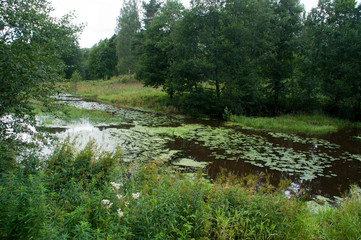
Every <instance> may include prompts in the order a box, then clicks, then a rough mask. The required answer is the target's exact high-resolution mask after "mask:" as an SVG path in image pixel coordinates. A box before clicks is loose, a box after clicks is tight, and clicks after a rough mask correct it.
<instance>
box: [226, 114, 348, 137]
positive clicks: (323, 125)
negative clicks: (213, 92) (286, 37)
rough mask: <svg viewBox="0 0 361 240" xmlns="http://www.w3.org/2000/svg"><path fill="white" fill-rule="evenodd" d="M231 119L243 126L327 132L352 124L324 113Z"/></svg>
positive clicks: (235, 117) (309, 132)
mask: <svg viewBox="0 0 361 240" xmlns="http://www.w3.org/2000/svg"><path fill="white" fill-rule="evenodd" d="M230 120H231V121H232V122H235V123H239V124H241V125H243V126H247V127H252V128H256V129H266V130H273V131H282V132H292V133H305V134H325V133H330V132H336V131H338V130H339V129H341V128H343V127H345V126H347V125H350V124H351V123H350V122H348V121H346V120H340V119H335V118H331V117H327V116H324V115H282V116H278V117H245V116H235V115H232V116H231V118H230Z"/></svg>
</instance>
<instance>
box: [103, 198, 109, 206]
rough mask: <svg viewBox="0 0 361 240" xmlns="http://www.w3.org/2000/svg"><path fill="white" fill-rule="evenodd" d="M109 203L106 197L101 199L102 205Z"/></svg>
mask: <svg viewBox="0 0 361 240" xmlns="http://www.w3.org/2000/svg"><path fill="white" fill-rule="evenodd" d="M109 203H110V201H109V200H108V199H103V200H102V204H103V205H108V204H109Z"/></svg>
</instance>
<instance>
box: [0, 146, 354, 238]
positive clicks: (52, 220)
mask: <svg viewBox="0 0 361 240" xmlns="http://www.w3.org/2000/svg"><path fill="white" fill-rule="evenodd" d="M0 149H1V151H3V149H2V148H0ZM4 155H6V154H5V153H2V154H0V156H1V157H2V158H1V159H0V160H1V161H6V159H5V158H3V156H4ZM24 162H34V164H27V166H28V167H27V168H25V167H24V165H23V163H24ZM0 183H1V186H0V208H1V211H0V237H1V238H2V239H346V238H347V239H359V238H360V237H361V234H360V231H361V230H360V229H361V223H360V220H359V219H360V215H361V202H360V189H359V188H356V187H355V188H353V189H352V190H351V193H350V195H349V196H348V197H346V198H345V199H344V201H343V202H342V203H340V204H339V205H338V206H337V207H335V206H318V205H317V206H313V205H307V204H306V203H304V202H302V201H298V200H297V199H294V198H290V199H289V198H286V197H285V196H284V194H283V193H282V190H281V188H276V187H273V186H271V185H265V186H264V187H262V188H259V187H257V178H256V177H252V176H248V177H246V178H242V179H240V178H237V177H235V176H232V175H226V174H223V175H221V176H220V177H219V178H218V179H217V180H216V181H214V182H213V183H209V182H208V181H205V180H204V179H203V178H202V177H201V173H199V174H196V175H195V176H193V177H189V176H188V175H185V174H182V173H179V172H177V171H174V170H171V169H170V168H169V167H167V166H164V165H162V161H159V162H157V161H156V162H150V163H149V162H148V163H147V162H142V161H134V162H131V163H126V162H123V161H122V154H121V152H120V150H119V149H118V150H117V151H115V152H114V153H106V152H100V151H99V150H98V149H97V147H96V146H95V145H94V143H92V142H90V143H89V144H88V145H87V146H86V147H85V148H84V149H82V150H80V151H75V149H74V148H73V144H72V143H68V142H65V143H63V144H60V145H59V146H58V147H57V149H56V151H55V152H54V153H53V154H52V155H51V156H50V157H49V158H48V159H46V160H43V161H39V159H38V158H37V157H36V156H31V155H30V156H28V158H27V159H24V160H23V161H22V162H20V163H18V165H17V166H14V167H12V168H10V169H8V170H7V171H5V172H3V174H2V175H1V181H0Z"/></svg>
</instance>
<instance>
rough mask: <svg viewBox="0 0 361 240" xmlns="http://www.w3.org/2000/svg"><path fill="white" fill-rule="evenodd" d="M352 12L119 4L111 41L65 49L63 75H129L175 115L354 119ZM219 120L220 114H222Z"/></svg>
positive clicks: (359, 88) (237, 2)
mask: <svg viewBox="0 0 361 240" xmlns="http://www.w3.org/2000/svg"><path fill="white" fill-rule="evenodd" d="M360 18H361V5H360V4H357V2H356V1H344V0H333V1H332V0H320V1H319V4H318V7H317V8H314V9H312V10H311V11H310V12H308V13H306V12H305V10H304V9H303V6H301V5H300V3H299V1H297V0H280V1H275V0H256V1H254V0H226V1H223V0H222V1H219V0H206V1H199V0H197V1H192V2H191V7H190V8H185V7H184V6H183V5H182V4H181V3H180V2H178V1H173V0H170V1H166V2H161V1H157V0H151V1H150V2H149V3H145V2H143V4H142V7H140V6H139V4H138V3H137V1H135V0H129V1H126V2H125V3H124V6H123V7H122V9H121V11H120V16H119V17H118V19H117V28H116V32H115V34H114V36H113V37H111V38H110V39H104V40H101V41H100V42H99V43H97V44H95V45H94V46H93V47H92V48H91V49H79V48H78V49H74V50H76V51H74V53H76V54H73V56H72V57H70V58H68V59H67V60H68V64H69V65H70V64H71V65H72V66H73V68H69V69H68V73H67V74H68V75H67V77H68V78H70V77H71V73H72V71H74V70H75V69H78V71H79V72H80V73H81V75H82V78H83V79H108V78H110V77H112V76H116V75H119V74H127V75H129V78H130V77H131V75H133V76H135V78H136V79H138V80H141V81H142V82H143V83H144V85H145V86H151V87H155V88H158V87H162V89H163V90H164V91H165V92H166V93H167V94H168V95H169V104H170V105H173V106H175V107H177V108H178V109H180V110H181V111H183V112H184V113H188V114H192V115H208V116H212V117H221V116H222V114H223V113H224V112H225V111H226V112H230V113H232V114H235V115H245V116H275V115H279V114H284V113H311V114H312V113H322V114H327V115H331V116H333V117H338V118H344V119H349V120H354V121H357V120H360V119H361V71H360V69H361V55H360V52H361V36H360V35H361V19H360ZM223 115H224V114H223Z"/></svg>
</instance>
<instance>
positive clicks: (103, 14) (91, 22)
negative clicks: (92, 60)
mask: <svg viewBox="0 0 361 240" xmlns="http://www.w3.org/2000/svg"><path fill="white" fill-rule="evenodd" d="M50 1H51V2H52V6H53V8H54V9H55V11H54V13H53V16H54V17H61V16H63V15H64V14H66V13H69V12H71V11H75V13H76V15H77V19H76V21H75V22H76V23H80V22H82V23H85V24H86V27H85V29H84V31H83V33H82V34H81V36H80V41H79V43H80V47H86V48H90V47H92V46H93V45H94V44H96V43H98V42H99V40H101V39H105V38H110V37H111V36H112V35H113V34H114V32H115V26H116V19H117V17H118V16H119V13H120V8H121V7H122V3H123V0H50ZM182 1H183V2H184V5H185V6H188V5H189V0H182ZM300 2H301V4H304V6H305V8H306V11H309V10H310V9H311V8H313V7H316V6H317V3H318V0H300Z"/></svg>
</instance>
